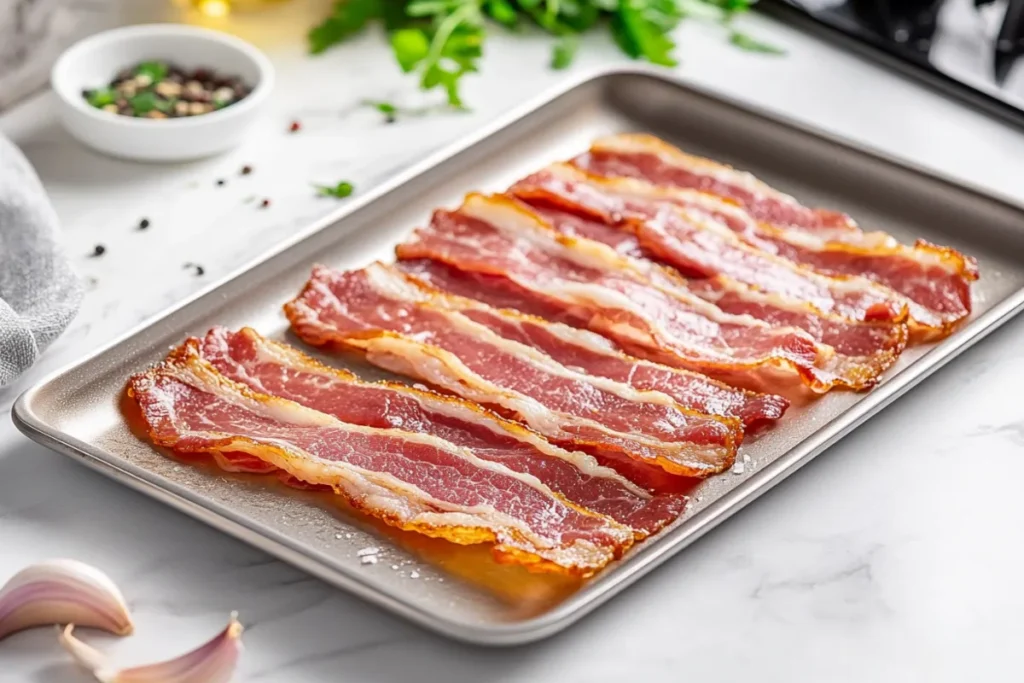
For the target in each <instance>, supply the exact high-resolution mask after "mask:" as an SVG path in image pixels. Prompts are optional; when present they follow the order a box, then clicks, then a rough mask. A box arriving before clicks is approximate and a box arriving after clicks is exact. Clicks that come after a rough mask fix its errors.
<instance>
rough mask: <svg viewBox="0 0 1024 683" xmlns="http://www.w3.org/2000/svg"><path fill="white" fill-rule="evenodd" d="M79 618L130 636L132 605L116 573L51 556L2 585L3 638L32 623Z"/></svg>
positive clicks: (85, 623)
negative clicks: (115, 579) (113, 577)
mask: <svg viewBox="0 0 1024 683" xmlns="http://www.w3.org/2000/svg"><path fill="white" fill-rule="evenodd" d="M72 622H74V623H76V624H78V625H80V626H89V627H93V628H99V629H103V630H104V631H109V632H111V633H115V634H117V635H119V636H126V635H128V634H129V633H131V632H132V629H133V626H132V618H131V616H130V615H129V614H128V605H127V604H125V601H124V596H122V595H121V591H120V590H118V588H117V586H116V585H114V582H113V581H111V580H110V577H109V576H107V575H106V574H104V573H103V572H101V571H100V570H99V569H96V568H95V567H93V566H90V565H88V564H85V563H84V562H79V561H77V560H48V561H46V562H40V563H39V564H34V565H31V566H29V567H26V568H25V569H22V570H21V571H20V572H18V573H17V574H15V575H14V576H13V577H11V579H10V581H8V582H7V583H6V584H4V587H3V588H0V640H2V639H3V638H6V637H7V636H9V635H11V634H12V633H15V632H16V631H21V630H23V629H27V628H33V627H35V626H51V625H53V624H67V623H72Z"/></svg>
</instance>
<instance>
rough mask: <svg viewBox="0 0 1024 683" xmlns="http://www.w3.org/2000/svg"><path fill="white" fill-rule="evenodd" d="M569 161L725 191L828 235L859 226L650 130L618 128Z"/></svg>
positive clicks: (768, 217)
mask: <svg viewBox="0 0 1024 683" xmlns="http://www.w3.org/2000/svg"><path fill="white" fill-rule="evenodd" d="M573 163H574V164H575V165H577V166H579V167H580V168H584V169H587V170H588V171H591V172H594V173H598V174H600V175H606V176H625V177H634V178H644V179H646V180H649V181H651V182H654V183H656V184H659V185H674V186H676V187H689V188H692V189H695V190H700V191H701V192H707V193H710V194H715V195H718V196H720V197H726V198H728V199H731V200H733V201H734V202H736V203H737V204H739V205H740V206H742V207H743V208H745V209H746V210H747V211H748V212H749V213H750V215H751V216H753V217H754V218H755V219H757V220H759V221H763V222H765V223H770V224H772V225H780V226H790V227H795V228H800V229H802V230H806V231H808V232H818V233H823V234H826V235H829V236H832V237H840V236H842V235H844V234H846V233H851V232H859V231H860V228H858V227H857V223H856V222H855V221H854V220H853V219H852V218H850V217H849V216H847V215H846V214H844V213H839V212H836V211H827V210H825V209H811V208H808V207H806V206H803V205H802V204H800V202H798V201H797V200H796V199H794V198H793V197H791V196H790V195H788V194H784V193H782V192H779V191H778V190H776V189H774V188H772V187H771V186H769V185H768V184H766V183H764V182H762V181H760V180H758V179H757V178H756V177H754V176H753V175H751V174H750V173H746V172H744V171H738V170H736V169H735V168H733V167H731V166H727V165H725V164H720V163H718V162H717V161H712V160H711V159H705V158H703V157H697V156H692V155H690V154H686V153H685V152H683V151H682V150H680V149H678V148H677V147H673V146H672V145H670V144H668V143H667V142H665V141H663V140H660V139H659V138H656V137H654V136H653V135H645V134H622V135H611V136H608V137H603V138H599V139H598V140H596V141H595V142H594V143H593V144H592V145H591V146H590V150H589V151H587V152H586V153H584V154H582V155H580V156H579V157H577V158H576V159H574V160H573Z"/></svg>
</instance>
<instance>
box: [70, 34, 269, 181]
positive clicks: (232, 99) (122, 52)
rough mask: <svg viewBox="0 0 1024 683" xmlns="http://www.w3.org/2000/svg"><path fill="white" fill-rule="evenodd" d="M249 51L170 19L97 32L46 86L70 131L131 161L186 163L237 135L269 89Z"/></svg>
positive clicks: (265, 65) (262, 65) (265, 71)
mask: <svg viewBox="0 0 1024 683" xmlns="http://www.w3.org/2000/svg"><path fill="white" fill-rule="evenodd" d="M273 78H274V75H273V67H272V66H271V64H270V62H269V60H268V59H267V58H266V57H265V56H264V55H263V53H262V52H260V51H259V50H258V49H257V48H255V47H254V46H252V45H250V44H249V43H247V42H245V41H243V40H240V39H238V38H235V37H234V36H230V35H227V34H225V33H221V32H218V31H212V30H209V29H202V28H197V27H192V26H181V25H175V24H150V25H143V26H130V27H126V28H119V29H114V30H112V31H105V32H103V33H98V34H96V35H94V36H91V37H89V38H86V39H85V40H83V41H81V42H79V43H77V44H75V45H73V46H72V47H71V48H69V49H68V50H67V51H66V52H65V53H64V54H63V55H61V57H60V59H58V61H57V63H56V64H55V65H54V67H53V72H52V74H51V84H52V85H53V89H54V92H55V93H56V94H57V99H58V101H59V114H60V119H61V121H62V123H63V124H64V127H65V128H67V130H68V132H69V133H70V134H71V135H72V136H74V137H75V138H76V139H78V140H79V141H80V142H82V143H83V144H85V145H87V146H89V147H92V148H93V149H95V150H97V151H100V152H103V153H105V154H109V155H112V156H116V157H121V158H125V159H133V160H138V161H184V160H189V159H196V158H200V157H205V156H210V155H213V154H217V153H219V152H223V151H225V150H227V149H229V148H231V147H233V146H235V145H237V144H238V143H239V142H241V141H242V139H243V138H244V136H245V135H246V133H247V132H248V130H249V128H250V127H251V124H252V123H254V122H255V120H256V119H257V118H258V116H259V113H260V111H261V109H262V105H263V103H264V102H265V100H266V98H267V96H268V95H269V94H270V91H271V89H272V87H273Z"/></svg>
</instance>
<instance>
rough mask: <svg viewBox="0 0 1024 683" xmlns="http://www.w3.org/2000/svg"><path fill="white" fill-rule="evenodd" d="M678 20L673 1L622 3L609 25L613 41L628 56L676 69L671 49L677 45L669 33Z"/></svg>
mask: <svg viewBox="0 0 1024 683" xmlns="http://www.w3.org/2000/svg"><path fill="white" fill-rule="evenodd" d="M680 18H681V15H680V13H679V8H678V7H677V6H676V3H675V0H621V3H620V4H619V9H618V11H617V12H616V13H615V15H614V16H613V19H612V26H613V32H614V34H615V38H616V41H617V42H618V43H619V46H620V47H621V48H622V49H623V51H625V53H626V54H628V55H629V56H631V57H634V58H637V57H642V58H644V59H646V60H647V61H649V62H651V63H652V64H660V65H661V66H675V65H676V63H677V62H676V60H675V58H674V57H673V56H672V50H674V49H675V46H676V44H675V42H674V41H673V40H672V37H671V35H670V34H669V31H671V30H672V29H673V28H675V26H676V24H678V23H679V19H680Z"/></svg>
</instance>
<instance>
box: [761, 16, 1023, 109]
mask: <svg viewBox="0 0 1024 683" xmlns="http://www.w3.org/2000/svg"><path fill="white" fill-rule="evenodd" d="M765 5H767V7H766V9H767V10H768V11H769V13H772V14H775V15H777V16H780V17H782V18H783V19H786V20H789V21H792V22H796V23H798V24H800V25H801V26H803V27H805V28H807V29H809V30H811V31H814V32H817V33H820V34H822V35H823V36H824V37H825V38H826V39H828V40H830V41H833V42H837V43H841V44H843V45H844V46H847V47H851V48H854V49H857V50H859V51H861V52H865V53H867V54H869V55H871V56H873V57H876V58H879V59H881V60H882V61H883V62H884V63H885V64H887V65H889V66H891V67H893V68H897V69H899V70H901V71H904V72H906V73H908V74H910V75H912V76H914V77H916V78H920V79H923V80H925V81H927V82H928V83H930V84H931V85H933V86H935V87H938V88H940V89H942V90H943V91H945V92H946V93H948V94H950V95H953V96H955V97H958V98H961V99H963V100H964V101H966V102H967V103H969V104H971V105H973V106H976V107H980V108H982V109H984V110H985V111H987V112H989V113H991V114H994V115H997V116H1000V117H1001V118H1003V119H1005V120H1008V121H1011V122H1013V123H1015V124H1018V125H1022V126H1024V0H768V1H767V2H765ZM759 6H762V5H759Z"/></svg>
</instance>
